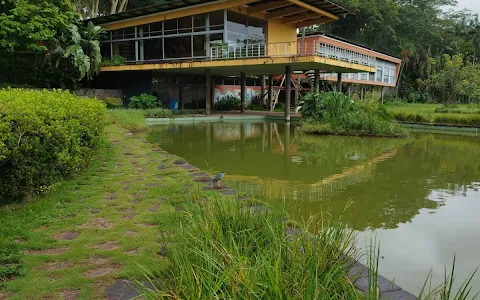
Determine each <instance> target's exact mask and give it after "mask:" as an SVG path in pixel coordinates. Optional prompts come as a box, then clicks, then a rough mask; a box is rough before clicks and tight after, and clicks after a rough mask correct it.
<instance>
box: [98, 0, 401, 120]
mask: <svg viewBox="0 0 480 300" xmlns="http://www.w3.org/2000/svg"><path fill="white" fill-rule="evenodd" d="M347 14H349V12H348V11H347V10H345V9H344V8H343V7H340V6H338V5H336V4H334V3H332V2H329V1H327V0H284V1H281V0H228V1H227V0H216V1H208V0H207V1H205V0H203V1H201V0H174V1H169V2H167V3H164V4H159V5H154V6H149V7H145V8H142V9H136V10H131V11H126V12H123V13H118V14H113V15H108V16H102V17H98V18H95V19H92V20H91V21H93V22H94V24H96V25H101V26H102V27H103V28H105V29H106V30H107V34H106V38H105V39H104V40H103V41H102V42H101V51H102V56H103V57H104V58H107V59H108V58H110V59H112V62H114V61H117V62H120V64H118V63H117V64H113V65H110V66H104V67H102V68H101V72H100V74H99V76H98V77H97V78H96V79H95V80H94V82H92V84H93V86H94V87H96V88H117V89H123V92H124V97H125V99H124V101H128V98H129V97H130V96H134V95H138V94H140V93H144V92H145V93H150V94H155V95H157V96H158V97H159V98H160V99H161V100H162V101H167V100H168V99H172V98H174V99H178V101H179V106H180V107H179V108H180V109H202V110H206V112H207V113H211V111H212V108H213V107H214V104H215V102H216V101H218V99H220V98H221V97H222V96H224V95H228V94H234V95H238V96H239V97H240V98H241V101H242V103H244V104H245V103H248V102H249V101H251V99H252V98H253V97H255V96H256V95H258V94H260V95H262V96H264V95H265V96H264V97H265V101H268V103H270V105H271V106H272V105H273V103H275V102H276V100H277V99H278V94H279V92H280V90H282V91H284V93H282V94H283V96H282V97H283V99H284V102H285V118H286V119H287V120H289V119H290V107H294V103H292V101H291V100H292V89H293V90H295V89H297V88H301V83H300V81H302V79H303V81H304V82H305V81H309V82H310V83H311V84H310V85H311V86H310V87H308V88H316V89H318V88H319V85H320V82H321V81H334V82H336V86H338V87H339V88H342V82H344V83H355V84H364V85H366V86H368V85H369V86H379V87H395V86H396V84H397V81H398V76H399V73H400V69H401V63H402V61H401V60H400V59H398V58H395V57H392V56H389V55H386V54H383V53H380V52H377V51H374V50H371V49H368V48H366V47H363V46H360V45H357V44H354V43H351V42H348V41H345V40H342V39H340V38H337V37H334V36H330V35H326V34H321V33H315V34H308V35H305V36H301V35H298V28H302V27H305V26H310V25H315V24H322V23H327V22H332V21H335V20H337V19H338V18H341V17H344V16H346V15H347ZM118 57H122V59H121V60H118V59H116V58H118ZM280 78H281V79H283V80H278V81H283V82H282V85H281V86H283V87H284V88H279V87H276V86H275V85H274V80H275V79H280ZM288 79H290V80H288ZM298 79H300V80H298ZM362 91H363V88H362ZM293 94H294V96H295V93H293ZM242 107H243V106H242Z"/></svg>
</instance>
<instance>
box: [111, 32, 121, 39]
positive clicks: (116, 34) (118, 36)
mask: <svg viewBox="0 0 480 300" xmlns="http://www.w3.org/2000/svg"><path fill="white" fill-rule="evenodd" d="M111 32H112V40H121V39H123V30H122V29H118V30H113V31H111Z"/></svg>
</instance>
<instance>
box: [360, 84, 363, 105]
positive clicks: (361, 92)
mask: <svg viewBox="0 0 480 300" xmlns="http://www.w3.org/2000/svg"><path fill="white" fill-rule="evenodd" d="M360 99H362V101H363V85H361V86H360Z"/></svg>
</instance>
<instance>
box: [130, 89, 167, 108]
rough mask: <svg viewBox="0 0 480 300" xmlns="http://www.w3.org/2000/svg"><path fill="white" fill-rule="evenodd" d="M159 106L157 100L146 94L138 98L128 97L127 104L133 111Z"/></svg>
mask: <svg viewBox="0 0 480 300" xmlns="http://www.w3.org/2000/svg"><path fill="white" fill-rule="evenodd" d="M159 106H160V103H159V102H158V98H157V97H155V96H153V95H149V94H146V93H143V94H141V95H139V96H133V97H130V103H129V104H128V107H129V108H134V109H150V108H157V107H159Z"/></svg>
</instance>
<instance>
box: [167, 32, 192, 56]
mask: <svg viewBox="0 0 480 300" xmlns="http://www.w3.org/2000/svg"><path fill="white" fill-rule="evenodd" d="M183 57H192V37H191V36H184V37H171V38H165V58H183Z"/></svg>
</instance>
